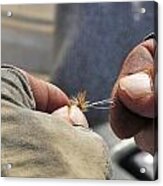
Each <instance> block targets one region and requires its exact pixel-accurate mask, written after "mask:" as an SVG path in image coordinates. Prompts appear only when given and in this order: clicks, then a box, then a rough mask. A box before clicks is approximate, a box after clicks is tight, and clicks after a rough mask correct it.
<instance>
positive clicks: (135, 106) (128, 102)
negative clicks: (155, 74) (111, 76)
mask: <svg viewBox="0 0 163 186" xmlns="http://www.w3.org/2000/svg"><path fill="white" fill-rule="evenodd" d="M118 96H119V98H120V100H121V101H122V103H123V104H124V105H125V106H126V107H127V108H128V109H130V110H131V111H132V112H134V113H136V114H139V115H140V116H144V117H149V118H154V117H155V116H156V111H155V108H156V107H155V93H154V85H153V81H152V78H151V77H150V75H149V74H147V73H145V72H138V73H135V74H132V75H127V76H125V77H122V78H121V79H120V80H119V84H118Z"/></svg>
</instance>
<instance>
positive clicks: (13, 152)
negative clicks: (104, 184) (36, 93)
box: [1, 66, 111, 179]
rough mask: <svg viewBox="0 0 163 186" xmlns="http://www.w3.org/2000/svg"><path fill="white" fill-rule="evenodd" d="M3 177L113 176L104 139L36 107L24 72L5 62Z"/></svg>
mask: <svg viewBox="0 0 163 186" xmlns="http://www.w3.org/2000/svg"><path fill="white" fill-rule="evenodd" d="M1 72H2V92H1V94H2V113H1V115H2V134H1V136H2V156H1V158H2V160H1V163H2V176H12V177H13V176H14V177H19V176H20V177H53V178H91V179H109V178H110V176H111V168H110V161H109V160H108V150H107V147H106V145H105V143H104V141H103V139H102V138H101V137H100V136H99V135H97V134H96V133H94V132H92V131H91V130H90V129H86V128H83V127H80V126H77V127H74V126H71V125H70V124H69V123H66V121H64V120H62V119H60V118H57V117H56V116H53V115H50V114H46V113H42V112H38V111H35V102H34V99H33V96H32V93H31V91H30V88H29V85H28V82H27V80H26V79H25V77H23V75H22V74H21V73H20V72H19V71H18V70H17V69H16V68H14V67H6V66H5V67H2V70H1Z"/></svg>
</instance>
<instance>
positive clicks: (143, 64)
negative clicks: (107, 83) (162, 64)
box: [110, 39, 157, 154]
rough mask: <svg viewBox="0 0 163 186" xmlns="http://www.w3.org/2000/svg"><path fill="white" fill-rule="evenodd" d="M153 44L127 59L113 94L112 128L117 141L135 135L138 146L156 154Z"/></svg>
mask: <svg viewBox="0 0 163 186" xmlns="http://www.w3.org/2000/svg"><path fill="white" fill-rule="evenodd" d="M155 53H156V41H155V40H154V39H149V40H147V41H144V42H142V43H141V44H139V45H138V46H137V47H135V48H134V49H133V50H132V51H131V52H130V53H129V55H128V57H127V58H126V60H125V62H124V64H123V66H122V69H121V72H120V74H119V77H118V79H117V81H116V83H115V85H114V88H113V91H112V98H113V99H114V102H115V105H114V107H113V108H112V109H111V117H110V121H111V126H112V129H113V131H114V132H115V133H116V134H117V136H118V137H120V138H122V139H123V138H129V137H132V136H134V138H135V141H136V143H137V144H138V146H139V147H140V148H141V149H142V150H145V151H148V152H150V153H152V154H154V153H155V151H157V129H156V128H157V122H156V119H157V110H156V108H157V93H156V92H155V79H156V69H155V66H154V58H155Z"/></svg>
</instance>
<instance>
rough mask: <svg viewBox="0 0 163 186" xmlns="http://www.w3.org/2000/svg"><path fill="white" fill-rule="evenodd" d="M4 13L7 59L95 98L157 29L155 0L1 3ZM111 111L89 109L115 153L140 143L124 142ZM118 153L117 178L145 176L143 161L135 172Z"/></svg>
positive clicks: (3, 48) (94, 124) (3, 38)
mask: <svg viewBox="0 0 163 186" xmlns="http://www.w3.org/2000/svg"><path fill="white" fill-rule="evenodd" d="M1 16H2V19H1V58H2V60H1V61H2V63H7V64H13V65H16V66H18V67H20V68H23V69H24V70H26V71H28V72H30V73H32V74H34V75H35V76H37V77H38V78H41V79H44V80H45V81H50V82H52V83H54V84H56V85H57V86H59V87H60V88H61V89H63V90H64V91H65V92H66V93H67V94H68V95H69V96H70V97H71V96H74V95H76V94H77V93H78V92H79V91H81V90H86V91H87V99H88V100H90V101H97V100H102V99H106V98H108V97H109V95H110V93H111V90H112V87H113V84H114V82H115V80H116V77H117V75H118V72H119V70H120V67H121V65H122V62H123V61H124V59H125V57H126V56H127V54H128V52H129V51H130V50H131V49H132V48H133V47H134V46H135V45H137V44H138V43H140V42H141V41H142V40H143V38H144V37H145V36H146V35H147V34H149V33H151V32H155V33H156V35H157V4H156V3H154V2H153V1H150V2H148V1H147V2H132V3H131V2H123V3H82V4H79V3H77V4H76V3H73V4H58V5H57V4H42V5H38V4H37V5H34V4H33V5H2V6H1ZM108 113H109V111H108V110H104V111H99V110H90V111H89V112H88V113H86V114H87V118H88V120H89V122H90V125H91V127H92V128H93V129H94V130H95V131H96V132H97V133H99V134H100V135H101V136H103V137H104V139H105V140H106V142H107V144H108V146H109V148H110V150H111V152H114V153H113V157H117V156H115V154H117V153H118V154H121V153H119V152H120V151H121V152H122V151H123V152H124V151H125V150H124V149H125V148H126V147H127V150H126V151H127V152H130V150H131V149H132V148H133V147H134V145H135V144H134V142H133V139H129V140H124V141H123V144H121V141H120V140H119V139H118V138H117V137H116V136H115V135H114V133H113V132H112V130H111V128H110V125H109V123H108ZM131 122H132V121H131ZM126 144H128V145H127V146H126ZM117 146H118V147H117ZM128 147H132V148H130V149H128ZM115 149H116V150H115ZM117 149H119V150H118V151H117ZM132 152H133V151H132ZM134 152H135V151H134ZM136 152H137V151H136ZM131 154H132V153H131ZM147 155H148V156H149V154H146V155H145V156H147ZM140 157H141V158H140V159H142V156H140ZM117 159H119V157H118V158H117ZM117 159H116V160H115V163H114V162H113V179H136V178H139V179H140V177H141V176H140V177H139V176H138V177H136V176H135V175H136V174H137V173H138V172H140V171H139V166H137V169H136V170H135V172H134V174H135V175H133V173H131V171H126V170H125V169H124V168H120V165H118V163H117V162H118V160H117ZM148 159H150V163H151V158H148ZM124 161H125V160H124ZM134 161H135V160H134ZM132 164H133V163H132ZM136 164H138V163H136ZM147 164H148V163H147ZM149 175H150V176H151V172H150V173H149ZM149 175H148V176H147V177H150V176H149ZM147 177H146V179H147ZM143 179H145V178H143Z"/></svg>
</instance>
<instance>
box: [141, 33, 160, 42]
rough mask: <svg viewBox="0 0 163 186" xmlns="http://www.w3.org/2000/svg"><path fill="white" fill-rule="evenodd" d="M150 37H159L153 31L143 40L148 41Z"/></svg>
mask: <svg viewBox="0 0 163 186" xmlns="http://www.w3.org/2000/svg"><path fill="white" fill-rule="evenodd" d="M149 39H155V40H156V39H157V38H156V35H155V33H154V32H151V33H150V34H148V35H146V36H145V37H144V39H143V41H147V40H149Z"/></svg>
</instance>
